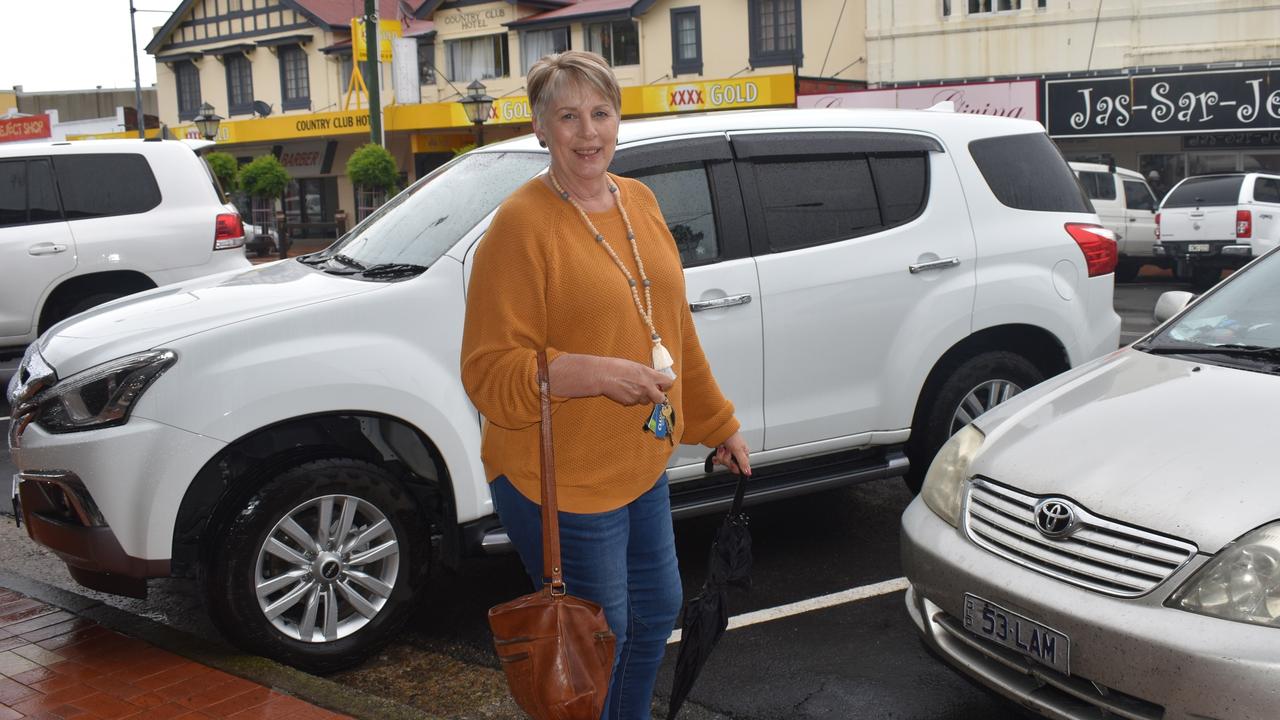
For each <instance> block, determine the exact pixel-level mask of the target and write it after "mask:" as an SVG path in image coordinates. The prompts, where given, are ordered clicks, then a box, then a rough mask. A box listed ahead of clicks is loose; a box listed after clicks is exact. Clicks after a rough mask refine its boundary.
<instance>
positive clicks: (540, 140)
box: [538, 138, 547, 147]
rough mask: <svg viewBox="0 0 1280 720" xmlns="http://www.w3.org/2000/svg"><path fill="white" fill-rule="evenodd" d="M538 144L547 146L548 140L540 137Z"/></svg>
mask: <svg viewBox="0 0 1280 720" xmlns="http://www.w3.org/2000/svg"><path fill="white" fill-rule="evenodd" d="M538 144H539V145H541V146H542V147H546V146H547V141H546V140H543V139H542V138H538Z"/></svg>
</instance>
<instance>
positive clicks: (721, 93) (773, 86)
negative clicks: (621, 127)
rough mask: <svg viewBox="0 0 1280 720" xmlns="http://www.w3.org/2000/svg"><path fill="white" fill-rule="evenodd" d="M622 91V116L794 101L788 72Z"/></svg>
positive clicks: (651, 86) (792, 86)
mask: <svg viewBox="0 0 1280 720" xmlns="http://www.w3.org/2000/svg"><path fill="white" fill-rule="evenodd" d="M622 93H623V95H622V112H623V114H625V115H657V114H662V113H673V112H691V111H694V110H728V109H730V108H749V107H768V106H776V105H794V104H795V101H796V88H795V78H793V77H792V76H791V75H761V76H756V77H747V78H735V79H731V80H704V81H701V82H688V83H668V84H666V85H645V86H640V87H628V88H623V91H622Z"/></svg>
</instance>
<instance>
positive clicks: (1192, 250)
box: [1155, 172, 1280, 290]
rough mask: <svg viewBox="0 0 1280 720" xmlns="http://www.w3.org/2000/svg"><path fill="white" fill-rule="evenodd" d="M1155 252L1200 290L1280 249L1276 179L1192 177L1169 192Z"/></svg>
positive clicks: (1278, 177) (1279, 193)
mask: <svg viewBox="0 0 1280 720" xmlns="http://www.w3.org/2000/svg"><path fill="white" fill-rule="evenodd" d="M1156 223H1157V227H1158V229H1159V232H1158V233H1157V237H1158V240H1157V244H1156V246H1155V250H1156V252H1157V253H1158V254H1160V255H1162V256H1165V257H1168V258H1170V259H1172V260H1173V261H1174V263H1175V272H1176V274H1177V275H1178V276H1179V277H1184V278H1188V279H1190V280H1191V283H1192V285H1194V286H1195V287H1196V289H1199V290H1203V289H1206V288H1208V287H1209V286H1211V285H1213V284H1214V283H1216V282H1217V281H1218V280H1219V279H1220V278H1221V277H1222V271H1223V270H1235V269H1237V268H1240V267H1243V266H1244V265H1245V264H1246V263H1248V262H1249V261H1250V260H1252V259H1254V258H1255V257H1261V256H1262V255H1265V254H1266V253H1267V251H1268V250H1270V249H1272V248H1274V247H1276V245H1278V244H1280V174H1271V173H1258V172H1249V173H1223V174H1221V175H1197V176H1195V177H1189V178H1186V179H1184V180H1183V181H1182V182H1180V183H1178V184H1177V185H1174V186H1173V189H1172V190H1170V191H1169V194H1168V195H1167V196H1165V199H1164V201H1163V202H1161V204H1160V213H1159V214H1158V215H1157V216H1156Z"/></svg>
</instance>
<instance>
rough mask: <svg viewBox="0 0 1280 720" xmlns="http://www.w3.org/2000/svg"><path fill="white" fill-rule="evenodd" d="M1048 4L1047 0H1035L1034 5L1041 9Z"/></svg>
mask: <svg viewBox="0 0 1280 720" xmlns="http://www.w3.org/2000/svg"><path fill="white" fill-rule="evenodd" d="M1048 6H1049V0H1036V7H1038V8H1040V9H1041V10H1043V9H1045V8H1046V7H1048Z"/></svg>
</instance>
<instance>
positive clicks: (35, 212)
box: [27, 160, 62, 223]
mask: <svg viewBox="0 0 1280 720" xmlns="http://www.w3.org/2000/svg"><path fill="white" fill-rule="evenodd" d="M27 192H28V195H27V209H28V211H29V212H30V215H29V217H28V220H29V221H30V222H33V223H39V222H52V221H54V220H61V219H62V213H61V212H60V211H59V210H58V188H57V187H55V186H54V184H53V168H51V167H49V161H48V160H32V161H31V162H30V163H28V164H27Z"/></svg>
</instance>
